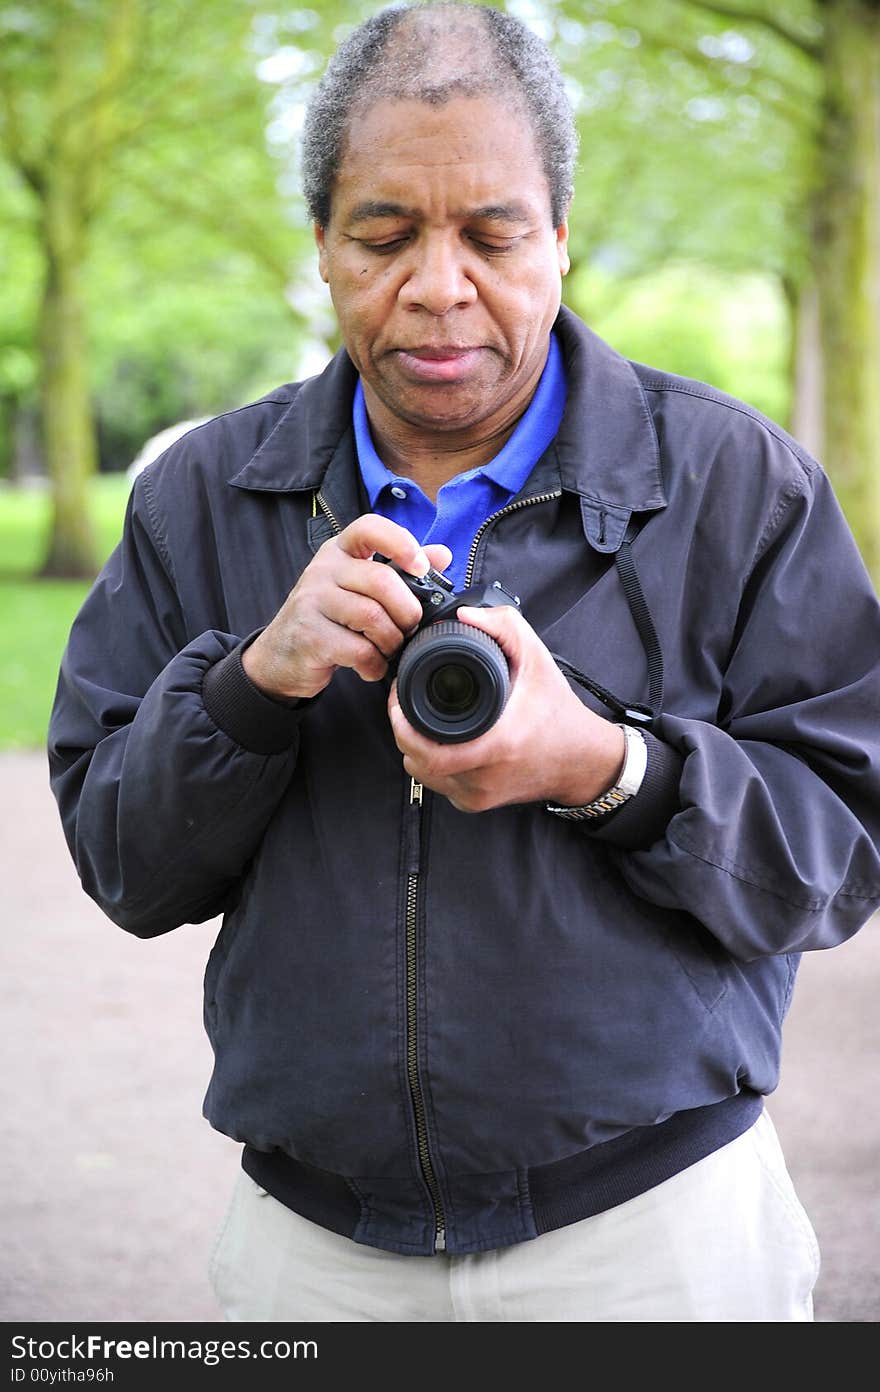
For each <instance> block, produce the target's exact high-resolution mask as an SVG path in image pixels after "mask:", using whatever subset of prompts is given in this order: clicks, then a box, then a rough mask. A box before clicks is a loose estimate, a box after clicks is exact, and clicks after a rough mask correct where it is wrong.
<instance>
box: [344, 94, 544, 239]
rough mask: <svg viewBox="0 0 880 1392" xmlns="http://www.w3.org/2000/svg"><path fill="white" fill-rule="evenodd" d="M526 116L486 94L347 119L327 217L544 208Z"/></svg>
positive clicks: (384, 108)
mask: <svg viewBox="0 0 880 1392" xmlns="http://www.w3.org/2000/svg"><path fill="white" fill-rule="evenodd" d="M549 201H550V190H549V186H548V184H547V178H546V175H545V173H544V168H543V164H542V162H541V158H540V154H539V151H538V145H537V141H536V139H535V135H534V131H533V129H532V125H531V122H530V121H529V119H528V116H527V115H526V113H525V112H524V110H523V108H522V106H521V104H520V103H517V102H514V103H509V102H505V101H502V100H501V99H500V98H498V97H496V96H492V95H480V96H456V97H451V98H449V99H448V100H446V101H444V102H442V103H433V102H427V101H418V100H413V99H405V100H393V99H392V100H387V99H386V100H379V101H376V102H375V103H373V104H372V105H371V106H369V107H367V109H366V110H365V111H362V112H359V113H357V114H356V115H355V116H353V118H352V121H351V123H350V126H349V130H348V134H347V139H346V142H345V146H344V149H343V153H342V159H341V161H340V165H339V170H338V173H337V176H336V181H335V184H334V190H333V215H334V216H336V215H340V216H346V215H347V214H348V213H349V212H350V211H351V210H352V209H353V208H354V207H355V206H358V205H361V204H363V203H364V202H373V203H376V204H379V203H383V202H387V203H399V204H401V205H402V206H407V207H410V206H417V205H418V206H420V205H422V204H424V205H426V207H425V211H426V212H427V211H428V206H427V205H430V206H432V207H433V206H435V205H439V204H442V205H443V207H444V208H446V209H447V210H449V211H451V210H452V208H453V206H454V207H455V208H459V207H460V208H461V209H462V210H465V209H468V208H474V207H485V206H489V205H499V206H500V205H504V206H508V205H510V204H512V203H522V204H524V205H535V206H536V207H538V208H540V209H541V211H544V210H545V209H546V208H547V207H549Z"/></svg>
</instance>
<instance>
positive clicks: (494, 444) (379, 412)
mask: <svg viewBox="0 0 880 1392" xmlns="http://www.w3.org/2000/svg"><path fill="white" fill-rule="evenodd" d="M538 378H540V373H539V374H538ZM362 380H363V379H362ZM537 384H538V379H536V380H535V382H533V383H532V384H531V386H530V389H529V391H528V393H527V394H526V395H524V396H523V397H520V398H518V399H517V400H515V401H512V402H510V403H509V405H508V407H507V409H506V410H505V411H504V412H502V413H498V414H496V415H494V416H493V417H492V418H491V419H490V420H487V421H485V422H482V423H481V424H482V428H481V429H478V430H477V431H475V430H474V428H473V427H468V428H466V429H462V430H446V431H433V432H432V431H431V430H426V429H425V427H424V426H421V425H416V424H413V423H412V422H410V421H406V420H402V419H401V418H400V417H399V416H396V415H394V414H393V413H392V412H391V411H389V410H388V409H387V407H386V406H385V405H384V403H383V402H382V401H381V400H380V399H379V398H378V397H377V396H376V394H375V392H374V391H373V390H372V388H371V387H370V386H369V385H368V384H367V383H366V382H363V389H364V403H365V405H366V408H367V418H368V420H369V422H370V434H371V435H372V437H373V445H374V446H375V450H376V453H377V454H378V456H379V458H380V459H381V461H382V463H383V464H384V465H385V467H386V469H390V470H391V471H392V472H393V473H395V474H401V475H403V476H404V477H406V478H411V479H412V481H413V483H416V484H418V486H419V488H420V489H421V490H422V492H423V493H424V494H425V495H426V496H427V497H428V498H430V499H431V501H432V502H436V501H437V494H438V493H439V491H440V489H441V488H442V487H443V485H444V483H449V481H450V479H454V478H456V477H457V476H458V475H459V474H466V473H467V472H468V470H469V469H478V468H479V467H480V465H481V464H488V463H489V460H490V459H494V458H495V456H496V454H498V452H499V451H500V450H501V449H502V447H503V446H504V445H505V444H506V442H507V441H508V440H509V439H510V437H511V435H512V434H513V432H514V430H515V429H516V427H517V424H518V423H519V420H520V418H521V417H522V416H523V415H524V414H525V412H526V410H527V409H528V406H529V403H530V402H531V399H532V397H533V396H534V393H535V388H536V387H537Z"/></svg>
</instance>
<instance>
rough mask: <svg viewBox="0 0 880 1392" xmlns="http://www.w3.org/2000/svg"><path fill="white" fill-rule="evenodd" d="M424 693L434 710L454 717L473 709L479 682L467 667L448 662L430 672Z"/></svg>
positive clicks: (477, 694)
mask: <svg viewBox="0 0 880 1392" xmlns="http://www.w3.org/2000/svg"><path fill="white" fill-rule="evenodd" d="M425 694H426V696H427V698H428V700H429V701H430V703H431V705H432V707H433V708H434V710H436V711H440V712H442V713H443V715H445V716H449V717H452V718H453V719H454V718H455V717H461V716H462V715H466V714H467V712H468V711H469V710H472V709H473V707H474V704H475V702H476V701H477V699H478V696H479V684H478V682H477V679H476V677H475V676H474V674H473V672H471V671H470V670H469V668H467V667H463V666H462V665H461V664H460V663H458V662H450V663H447V664H446V665H445V666H443V667H438V668H437V670H436V671H435V672H432V673H431V675H430V677H429V678H428V682H427V685H426V688H425Z"/></svg>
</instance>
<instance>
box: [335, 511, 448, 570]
mask: <svg viewBox="0 0 880 1392" xmlns="http://www.w3.org/2000/svg"><path fill="white" fill-rule="evenodd" d="M325 544H328V543H325ZM329 544H330V545H334V544H335V545H336V546H338V547H339V549H340V550H342V551H344V552H345V553H346V554H347V555H349V556H354V557H357V558H358V559H359V560H368V559H369V558H370V557H372V556H373V554H374V553H375V552H377V551H378V552H379V554H380V555H382V556H387V557H388V559H389V560H390V561H395V562H396V564H397V565H399V566H400V568H401V570H407V571H409V573H410V574H411V575H424V574H425V572H426V571H427V569H428V567H429V565H430V562H429V560H428V557H427V554H426V552H425V550H424V547H423V546H422V544H421V542H419V541H417V540H416V538H415V537H414V536H413V534H412V532H409V531H407V529H406V527H401V526H399V524H398V523H397V522H392V521H391V519H390V518H389V517H380V516H379V514H378V513H376V512H368V513H365V514H364V516H363V517H358V518H357V520H356V521H355V522H352V523H351V524H350V525H349V526H348V527H346V528H345V530H344V531H342V532H340V533H339V536H337V537H334V538H333V541H332V542H331V543H329Z"/></svg>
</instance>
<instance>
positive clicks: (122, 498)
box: [0, 475, 130, 749]
mask: <svg viewBox="0 0 880 1392" xmlns="http://www.w3.org/2000/svg"><path fill="white" fill-rule="evenodd" d="M129 488H130V484H129V482H128V480H127V479H126V478H125V477H124V476H122V475H107V476H104V477H101V478H97V479H95V480H94V482H93V484H92V490H91V511H92V519H93V523H94V526H95V532H96V535H97V539H98V542H97V544H98V558H99V560H101V561H103V560H104V559H105V558H106V557H107V556H108V555H109V554H110V552H111V551H112V550H113V547H114V546H115V545H116V543H117V541H118V540H119V536H120V534H121V531H122V518H123V514H124V512H125V504H126V500H127V498H128V493H129ZM48 525H49V500H48V497H47V496H46V495H45V494H44V493H41V492H38V491H35V490H33V489H30V488H28V489H17V488H3V489H0V749H42V748H43V747H44V746H45V743H46V727H47V724H48V721H49V712H50V710H51V707H52V698H53V696H54V694H55V683H56V681H57V679H58V665H59V663H60V661H61V655H62V652H63V651H64V645H65V643H66V641H67V635H68V632H69V631H70V625H71V623H72V622H73V619H74V617H75V615H76V613H77V610H78V609H79V607H80V605H81V604H82V602H83V599H84V598H85V596H86V594H87V592H88V589H89V586H88V583H86V582H84V581H80V580H37V579H34V578H33V577H34V573H35V571H36V569H37V567H38V566H39V563H40V558H41V556H42V553H43V550H44V547H45V543H46V534H47V528H48Z"/></svg>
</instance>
